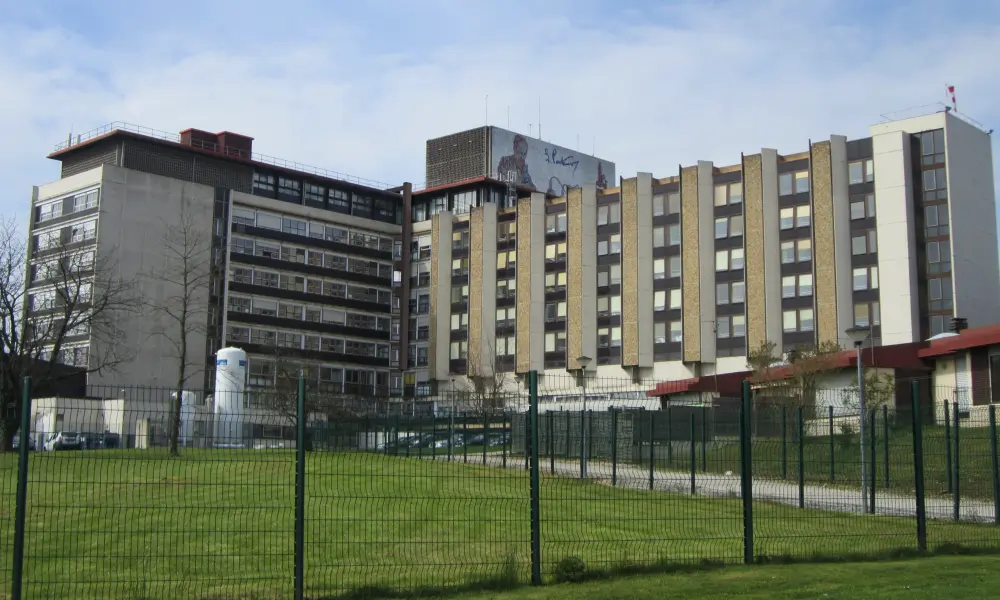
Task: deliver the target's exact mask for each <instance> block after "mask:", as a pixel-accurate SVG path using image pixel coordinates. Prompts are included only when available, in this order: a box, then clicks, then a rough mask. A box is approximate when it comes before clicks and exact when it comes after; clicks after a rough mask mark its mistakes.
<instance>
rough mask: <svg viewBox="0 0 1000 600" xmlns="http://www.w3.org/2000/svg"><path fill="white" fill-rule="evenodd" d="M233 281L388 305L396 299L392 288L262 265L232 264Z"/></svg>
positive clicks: (230, 278) (230, 279)
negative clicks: (287, 271)
mask: <svg viewBox="0 0 1000 600" xmlns="http://www.w3.org/2000/svg"><path fill="white" fill-rule="evenodd" d="M229 281H232V282H234V283H245V284H250V285H258V286H261V287H269V288H276V289H282V290H288V291H292V292H304V293H307V294H317V295H321V296H330V297H331V298H346V299H348V300H358V301H360V302H374V303H376V304H385V305H389V304H390V303H391V302H392V292H390V291H389V290H383V289H379V288H374V287H365V286H359V285H351V284H349V283H340V282H338V281H328V280H324V279H316V278H314V277H310V278H306V277H302V276H300V275H293V274H289V273H276V272H274V271H265V270H262V269H249V268H243V267H230V269H229Z"/></svg>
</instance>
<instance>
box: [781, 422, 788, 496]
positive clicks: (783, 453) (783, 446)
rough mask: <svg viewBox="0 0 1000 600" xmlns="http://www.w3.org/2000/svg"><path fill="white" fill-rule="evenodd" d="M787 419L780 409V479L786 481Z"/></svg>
mask: <svg viewBox="0 0 1000 600" xmlns="http://www.w3.org/2000/svg"><path fill="white" fill-rule="evenodd" d="M787 424H788V417H787V413H786V411H785V407H784V406H782V407H781V478H782V479H788V427H787Z"/></svg>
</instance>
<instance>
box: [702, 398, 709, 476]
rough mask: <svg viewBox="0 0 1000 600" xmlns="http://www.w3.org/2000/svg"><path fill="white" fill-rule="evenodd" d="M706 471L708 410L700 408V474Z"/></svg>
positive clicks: (703, 407)
mask: <svg viewBox="0 0 1000 600" xmlns="http://www.w3.org/2000/svg"><path fill="white" fill-rule="evenodd" d="M706 471H708V408H706V407H705V406H702V407H701V472H702V473H704V472H706Z"/></svg>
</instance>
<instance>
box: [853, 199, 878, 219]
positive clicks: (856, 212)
mask: <svg viewBox="0 0 1000 600" xmlns="http://www.w3.org/2000/svg"><path fill="white" fill-rule="evenodd" d="M874 217H875V194H857V195H854V196H851V220H852V221H853V220H857V219H872V218H874Z"/></svg>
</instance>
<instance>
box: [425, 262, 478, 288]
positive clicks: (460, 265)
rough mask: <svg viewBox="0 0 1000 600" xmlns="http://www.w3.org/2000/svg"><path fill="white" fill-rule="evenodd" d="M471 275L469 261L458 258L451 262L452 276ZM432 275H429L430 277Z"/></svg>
mask: <svg viewBox="0 0 1000 600" xmlns="http://www.w3.org/2000/svg"><path fill="white" fill-rule="evenodd" d="M468 274H469V259H467V258H456V259H454V260H452V261H451V276H452V277H464V276H466V275H468ZM429 275H430V274H429V273H428V276H429ZM428 283H429V282H428Z"/></svg>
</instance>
